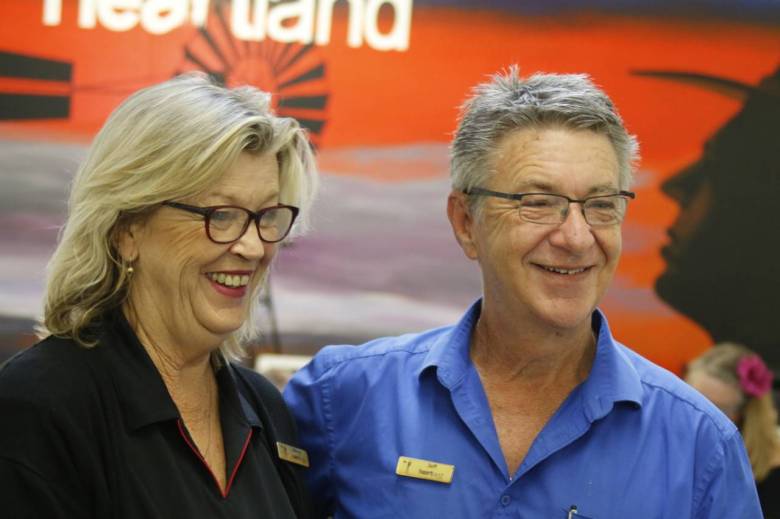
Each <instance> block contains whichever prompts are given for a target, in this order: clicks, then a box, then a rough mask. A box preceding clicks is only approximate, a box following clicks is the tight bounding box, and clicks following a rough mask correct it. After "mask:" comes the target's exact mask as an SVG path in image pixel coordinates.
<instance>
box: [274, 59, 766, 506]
mask: <svg viewBox="0 0 780 519" xmlns="http://www.w3.org/2000/svg"><path fill="white" fill-rule="evenodd" d="M636 157H637V144H636V140H635V139H634V137H632V136H630V135H629V134H628V132H627V131H626V129H625V127H624V126H623V122H622V120H621V118H620V116H619V115H618V113H617V111H616V109H615V107H614V106H613V104H612V102H611V101H610V100H609V98H608V97H607V96H606V95H605V94H604V92H602V91H601V90H600V89H598V88H597V87H596V86H595V85H594V84H593V83H592V82H591V81H590V80H589V79H588V77H587V76H585V75H554V74H537V75H534V76H531V77H529V78H527V79H523V78H521V77H520V76H519V75H518V71H517V69H516V68H511V69H510V70H509V71H508V72H507V73H505V74H500V75H496V76H494V77H493V78H492V80H491V81H489V82H487V83H485V84H482V85H479V86H478V87H477V88H476V89H475V92H474V96H473V97H472V98H471V99H470V100H469V101H467V102H466V104H465V105H464V107H463V111H462V114H461V120H460V124H459V127H458V130H457V133H456V135H455V140H454V142H453V145H452V162H451V173H452V184H453V189H452V192H451V193H450V195H449V199H448V204H447V214H448V216H449V220H450V222H451V224H452V229H453V232H454V234H455V239H456V240H457V241H458V243H459V244H460V246H461V248H462V249H463V252H464V254H465V255H466V256H467V257H468V258H469V259H472V260H475V261H476V262H477V263H478V265H479V268H480V270H481V273H482V287H483V296H482V298H481V299H480V300H478V301H477V302H475V303H474V304H473V305H472V306H471V308H469V310H468V311H467V312H466V314H465V315H464V316H463V318H462V319H461V320H460V322H458V323H457V324H455V325H453V326H448V327H444V328H439V329H436V330H430V331H427V332H423V333H421V334H414V335H405V336H402V337H395V338H384V339H378V340H375V341H372V342H370V343H368V344H366V345H363V346H360V347H357V348H355V347H349V346H332V347H328V348H325V349H323V350H322V351H321V352H320V353H319V354H318V355H317V356H316V357H315V359H314V360H313V361H312V362H311V363H310V364H309V365H308V366H306V367H305V368H304V369H303V370H301V371H300V372H299V373H298V374H297V375H296V376H295V377H294V378H293V380H292V381H291V382H290V384H289V385H288V387H287V389H286V391H285V398H286V400H287V402H288V404H289V406H290V407H291V409H292V411H293V414H294V415H295V416H296V419H297V421H298V424H299V427H300V433H301V443H302V444H303V446H304V447H305V449H306V450H307V451H308V454H309V459H310V463H311V468H310V469H309V471H308V480H309V483H310V487H311V490H312V491H313V494H314V496H315V499H316V501H317V502H316V506H317V507H318V510H319V515H320V516H322V517H325V516H328V515H332V516H333V517H335V518H336V519H338V518H342V517H359V518H376V517H392V518H417V517H420V518H423V517H425V518H429V517H445V518H482V517H526V518H532V519H566V518H570V519H571V518H591V519H597V518H598V519H602V518H621V519H622V518H626V517H640V516H641V517H654V518H668V519H680V518H687V517H690V518H724V519H726V518H729V519H733V518H749V519H753V518H756V519H757V518H760V517H761V511H760V508H759V505H758V500H757V496H756V491H755V486H754V483H753V479H752V475H751V470H750V464H749V463H748V461H747V457H746V455H745V450H744V447H743V445H742V440H741V438H740V436H739V433H738V432H737V429H736V427H735V426H734V425H733V424H732V423H731V422H730V421H729V420H728V418H726V417H725V416H724V415H723V414H722V413H720V412H719V411H718V410H717V409H716V408H715V407H714V406H713V405H712V404H710V403H709V402H708V401H707V400H705V399H704V397H702V396H701V395H699V394H698V393H696V392H695V391H693V390H692V389H690V388H689V387H688V386H686V385H685V384H684V383H683V382H682V381H680V380H679V379H678V378H677V377H675V376H674V375H673V374H671V373H669V372H667V371H665V370H663V369H661V368H659V367H657V366H655V365H654V364H652V363H651V362H649V361H647V360H645V359H643V358H642V357H640V356H639V355H637V354H636V353H634V352H632V351H631V350H629V349H628V348H626V347H625V346H623V345H622V344H620V343H618V342H617V341H616V340H615V339H613V337H612V335H611V333H610V330H609V326H608V324H607V320H606V317H605V316H604V314H603V313H602V312H601V311H599V310H598V309H597V308H596V306H597V304H598V303H599V301H600V300H601V298H602V296H603V295H604V292H605V291H606V290H607V287H608V285H609V283H610V281H611V279H612V276H613V274H614V272H615V268H616V267H617V263H618V259H619V257H620V250H621V222H622V221H623V218H624V216H625V213H626V209H627V206H628V204H629V201H630V200H631V199H632V198H634V194H633V193H631V192H630V191H628V188H629V183H630V179H631V169H632V167H633V166H632V165H633V164H634V162H635V160H636Z"/></svg>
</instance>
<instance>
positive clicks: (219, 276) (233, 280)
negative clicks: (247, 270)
mask: <svg viewBox="0 0 780 519" xmlns="http://www.w3.org/2000/svg"><path fill="white" fill-rule="evenodd" d="M206 276H208V278H209V279H210V280H211V281H213V282H214V283H219V284H220V285H225V286H226V287H245V286H247V285H248V284H249V276H246V275H244V276H240V275H238V274H236V275H231V274H225V273H224V272H209V273H208V274H206Z"/></svg>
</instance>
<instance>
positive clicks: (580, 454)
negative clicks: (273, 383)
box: [284, 302, 761, 519]
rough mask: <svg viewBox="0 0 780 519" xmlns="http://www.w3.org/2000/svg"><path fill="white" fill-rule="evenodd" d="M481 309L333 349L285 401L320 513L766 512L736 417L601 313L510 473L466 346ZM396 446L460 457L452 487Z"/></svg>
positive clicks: (676, 515) (678, 515)
mask: <svg viewBox="0 0 780 519" xmlns="http://www.w3.org/2000/svg"><path fill="white" fill-rule="evenodd" d="M479 311H480V304H479V302H477V303H476V304H475V305H474V306H472V307H471V308H470V309H469V311H468V312H467V313H466V315H465V316H464V317H463V318H462V319H461V321H460V322H459V323H458V324H456V325H455V326H450V327H445V328H439V329H435V330H430V331H427V332H424V333H421V334H413V335H404V336H401V337H393V338H384V339H378V340H375V341H372V342H369V343H367V344H365V345H363V346H360V347H354V346H329V347H327V348H324V349H323V350H322V351H321V352H320V353H319V354H318V355H317V356H316V357H315V358H314V360H313V361H312V362H311V363H309V364H308V365H307V366H306V367H305V368H303V369H302V370H301V371H300V372H298V373H297V374H296V375H295V377H293V379H292V381H291V382H290V383H289V385H288V386H287V388H286V390H285V393H284V397H285V399H286V401H287V403H288V405H289V406H290V408H291V410H292V412H293V414H294V416H295V417H296V419H297V421H298V425H299V428H300V442H301V444H302V445H301V446H302V447H303V448H305V449H306V450H307V451H308V453H309V456H310V460H311V468H310V469H309V470H308V481H309V484H310V489H311V490H312V493H313V495H314V496H315V505H316V507H317V508H318V511H319V516H322V517H324V516H326V515H328V514H332V515H333V516H334V517H335V518H336V519H340V518H347V517H350V518H360V519H374V518H394V519H397V518H404V519H411V518H426V519H456V518H469V519H471V518H487V517H512V518H530V519H566V518H567V515H568V512H569V510H570V509H571V507H572V506H576V508H577V511H578V513H579V515H576V514H575V515H572V517H580V518H589V519H604V518H619V519H627V518H629V517H630V518H634V517H649V518H654V519H658V518H668V519H682V518H688V517H690V518H723V519H738V518H739V519H760V518H761V511H760V507H759V504H758V497H757V495H756V490H755V484H754V482H753V476H752V473H751V469H750V464H749V462H748V460H747V456H746V453H745V449H744V446H743V444H742V439H741V437H740V435H739V432H738V431H737V429H736V427H735V426H734V425H733V424H732V422H731V421H730V420H729V419H728V418H726V417H725V416H724V415H723V414H722V413H721V412H720V411H718V410H717V408H715V406H713V405H712V404H710V403H709V402H708V401H707V400H706V399H705V398H704V397H703V396H701V395H700V394H699V393H697V392H696V391H694V390H693V389H691V388H690V387H689V386H687V385H686V384H685V383H684V382H682V381H681V380H680V379H679V378H677V377H676V376H675V375H673V374H672V373H670V372H668V371H666V370H664V369H662V368H660V367H658V366H656V365H654V364H652V363H651V362H649V361H648V360H646V359H644V358H642V357H640V356H639V355H637V354H636V353H634V352H632V351H631V350H629V349H628V348H626V347H625V346H623V345H621V344H619V343H618V342H616V341H615V340H614V339H613V338H612V335H611V333H610V331H609V327H608V325H607V321H606V318H605V317H604V316H603V315H602V314H601V313H600V312H598V311H596V312H595V313H594V315H593V327H594V330H595V331H596V332H597V334H598V335H597V336H598V340H597V346H596V355H595V358H594V362H593V366H592V368H591V371H590V374H589V375H588V378H587V379H586V380H585V381H584V382H583V383H582V384H580V385H579V386H577V387H576V388H575V389H574V390H573V391H572V392H571V394H570V395H569V396H568V398H566V400H565V401H564V402H563V404H562V405H561V407H560V408H559V409H558V410H557V411H556V412H555V414H554V415H553V416H552V418H551V419H550V420H549V422H548V423H547V424H546V425H545V427H544V428H543V429H542V431H541V432H540V433H539V435H538V436H537V437H536V439H535V440H534V442H533V444H532V445H531V447H530V450H529V451H528V454H527V455H526V457H525V459H524V460H523V462H522V464H521V465H520V467H519V469H518V470H517V472H516V473H515V474H512V475H511V477H509V475H508V470H507V465H506V462H505V459H504V456H503V454H502V452H501V448H500V446H499V442H498V436H497V434H496V430H495V427H494V425H493V420H492V416H491V413H490V408H489V406H488V402H487V398H486V396H485V392H484V390H483V388H482V384H481V382H480V378H479V375H478V374H477V371H476V369H475V367H474V365H473V364H472V362H471V360H470V357H469V345H470V338H471V332H472V330H473V328H474V326H475V324H476V321H477V317H478V316H479ZM399 456H408V457H412V458H418V459H423V460H429V461H434V462H438V463H446V464H451V465H454V466H455V470H454V476H453V478H452V482H451V483H450V484H445V483H439V482H434V481H427V480H423V479H413V478H409V477H404V476H398V475H396V465H397V464H398V458H399Z"/></svg>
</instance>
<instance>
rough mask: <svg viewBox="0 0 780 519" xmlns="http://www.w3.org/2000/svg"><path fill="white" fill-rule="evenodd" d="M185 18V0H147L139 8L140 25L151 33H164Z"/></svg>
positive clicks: (182, 21) (181, 22) (178, 24)
mask: <svg viewBox="0 0 780 519" xmlns="http://www.w3.org/2000/svg"><path fill="white" fill-rule="evenodd" d="M186 20H187V2H182V1H180V0H147V2H146V3H145V4H144V6H143V8H142V9H141V27H143V28H144V29H146V30H147V31H148V32H150V33H152V34H165V33H166V32H170V31H172V30H173V29H175V28H176V27H179V26H181V25H182V24H183V23H184V22H185V21H186Z"/></svg>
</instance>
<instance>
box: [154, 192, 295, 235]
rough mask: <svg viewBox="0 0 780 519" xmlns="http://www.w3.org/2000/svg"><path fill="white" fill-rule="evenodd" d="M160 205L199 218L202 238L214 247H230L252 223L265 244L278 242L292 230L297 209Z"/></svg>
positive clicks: (165, 203)
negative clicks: (213, 244) (211, 242)
mask: <svg viewBox="0 0 780 519" xmlns="http://www.w3.org/2000/svg"><path fill="white" fill-rule="evenodd" d="M163 205H167V206H168V207H173V208H174V209H181V210H182V211H187V212H189V213H195V214H199V215H201V216H203V223H204V224H205V225H206V235H207V236H208V237H209V239H210V240H211V241H213V242H214V243H220V244H224V243H232V242H234V241H237V240H238V239H239V238H241V237H242V236H243V235H244V233H245V232H246V229H247V227H249V223H250V222H251V221H253V220H254V222H255V227H257V234H258V236H260V239H261V240H262V241H264V242H265V243H276V242H280V241H282V240H283V239H284V238H285V237H286V236H287V234H289V232H290V229H291V228H292V225H293V222H295V217H296V216H298V208H297V207H293V206H291V205H284V204H279V205H275V206H273V207H266V208H265V209H260V210H259V211H257V212H253V211H250V210H249V209H246V208H244V207H238V206H235V205H216V206H211V207H198V206H194V205H188V204H181V203H179V202H163Z"/></svg>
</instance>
